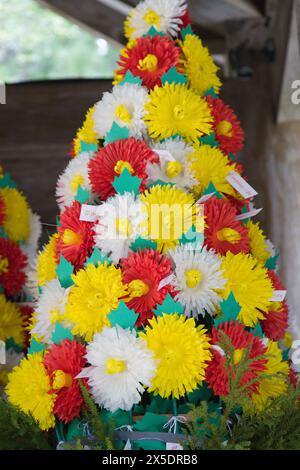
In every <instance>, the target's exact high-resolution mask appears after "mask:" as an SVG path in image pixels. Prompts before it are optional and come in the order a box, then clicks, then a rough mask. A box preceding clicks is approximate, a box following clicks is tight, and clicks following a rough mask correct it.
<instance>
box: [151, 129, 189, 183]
mask: <svg viewBox="0 0 300 470" xmlns="http://www.w3.org/2000/svg"><path fill="white" fill-rule="evenodd" d="M151 146H152V148H153V149H154V150H161V151H162V152H160V153H159V160H160V163H148V165H147V167H146V171H147V174H148V180H147V183H148V184H153V183H155V181H157V180H160V181H164V182H166V183H173V184H176V186H177V187H179V188H182V189H188V188H192V187H193V186H195V184H196V183H197V181H196V179H195V178H194V176H193V174H192V173H191V171H190V168H189V165H188V163H187V156H188V154H189V153H190V152H193V148H192V147H191V146H190V145H188V144H187V143H186V142H184V140H182V139H181V138H180V137H177V138H176V139H168V140H166V141H165V142H161V143H157V144H155V143H152V145H151Z"/></svg>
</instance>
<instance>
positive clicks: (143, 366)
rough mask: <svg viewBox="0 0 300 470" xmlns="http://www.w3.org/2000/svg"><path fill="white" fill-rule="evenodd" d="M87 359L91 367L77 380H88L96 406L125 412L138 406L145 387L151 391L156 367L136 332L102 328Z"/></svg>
mask: <svg viewBox="0 0 300 470" xmlns="http://www.w3.org/2000/svg"><path fill="white" fill-rule="evenodd" d="M86 358H87V360H88V362H89V363H90V364H91V367H87V368H85V369H83V371H82V372H81V373H80V374H79V376H78V377H88V384H89V386H90V391H91V394H92V396H93V397H94V399H95V402H96V403H97V404H98V405H100V406H103V407H104V408H105V409H107V410H109V411H111V412H112V413H113V412H114V411H116V410H118V409H121V410H125V411H128V410H130V409H131V408H132V406H133V405H135V404H137V403H139V402H140V399H141V395H142V394H143V392H144V389H145V387H150V385H151V380H152V378H153V376H154V374H155V370H156V364H155V360H154V359H153V353H152V351H150V350H149V349H148V348H147V345H146V342H145V341H144V340H142V339H141V338H139V337H137V333H136V331H135V330H132V331H130V330H129V329H127V330H124V329H122V328H121V327H120V326H118V325H117V326H115V327H113V328H104V329H103V331H102V333H96V334H95V336H94V339H93V341H92V342H91V343H89V344H88V345H87V354H86Z"/></svg>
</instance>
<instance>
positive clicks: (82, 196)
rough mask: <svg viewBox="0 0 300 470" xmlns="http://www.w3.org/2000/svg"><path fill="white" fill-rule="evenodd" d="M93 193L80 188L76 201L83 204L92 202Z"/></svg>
mask: <svg viewBox="0 0 300 470" xmlns="http://www.w3.org/2000/svg"><path fill="white" fill-rule="evenodd" d="M90 197H91V193H90V191H89V190H88V189H83V188H82V187H81V186H79V187H78V190H77V193H76V196H75V201H78V202H80V203H81V204H85V203H86V202H88V201H89V200H90Z"/></svg>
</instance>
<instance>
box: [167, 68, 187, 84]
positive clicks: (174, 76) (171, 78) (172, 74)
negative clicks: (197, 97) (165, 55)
mask: <svg viewBox="0 0 300 470" xmlns="http://www.w3.org/2000/svg"><path fill="white" fill-rule="evenodd" d="M161 81H162V83H163V85H165V84H166V83H181V84H183V85H185V84H186V82H187V78H186V76H185V75H183V74H182V73H179V72H178V70H177V69H176V67H174V66H173V67H171V68H170V70H169V71H168V72H166V73H165V74H164V75H163V76H162V77H161Z"/></svg>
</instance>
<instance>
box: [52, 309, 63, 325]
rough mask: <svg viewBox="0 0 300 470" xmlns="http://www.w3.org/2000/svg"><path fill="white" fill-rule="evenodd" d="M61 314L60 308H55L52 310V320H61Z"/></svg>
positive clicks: (54, 321)
mask: <svg viewBox="0 0 300 470" xmlns="http://www.w3.org/2000/svg"><path fill="white" fill-rule="evenodd" d="M60 316H61V313H60V310H59V309H58V308H54V309H53V310H51V311H50V321H51V323H53V324H54V323H56V322H57V321H59V319H60Z"/></svg>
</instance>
